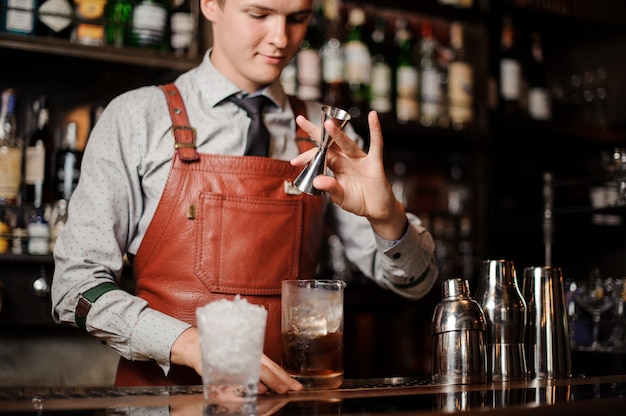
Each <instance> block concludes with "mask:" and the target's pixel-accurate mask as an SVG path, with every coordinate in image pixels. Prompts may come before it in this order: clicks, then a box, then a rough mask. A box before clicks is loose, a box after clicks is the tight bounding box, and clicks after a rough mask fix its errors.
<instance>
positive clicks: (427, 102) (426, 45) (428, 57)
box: [419, 20, 443, 127]
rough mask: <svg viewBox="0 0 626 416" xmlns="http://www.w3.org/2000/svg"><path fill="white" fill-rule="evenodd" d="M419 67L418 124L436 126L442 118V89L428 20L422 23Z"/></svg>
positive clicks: (430, 25)
mask: <svg viewBox="0 0 626 416" xmlns="http://www.w3.org/2000/svg"><path fill="white" fill-rule="evenodd" d="M419 67H420V74H419V78H420V83H419V86H420V122H421V124H422V125H423V126H426V127H431V126H436V125H437V124H438V122H439V118H440V117H441V116H442V99H443V89H442V83H441V79H440V68H439V66H438V64H437V42H436V40H435V37H434V36H433V23H432V22H431V21H430V20H424V21H423V22H422V37H421V39H420V61H419Z"/></svg>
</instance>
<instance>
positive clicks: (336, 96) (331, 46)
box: [321, 0, 349, 109]
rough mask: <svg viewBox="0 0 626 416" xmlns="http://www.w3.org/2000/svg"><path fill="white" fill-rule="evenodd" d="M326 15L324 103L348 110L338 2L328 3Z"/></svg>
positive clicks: (323, 48) (323, 75)
mask: <svg viewBox="0 0 626 416" xmlns="http://www.w3.org/2000/svg"><path fill="white" fill-rule="evenodd" d="M324 14H325V16H326V22H327V24H328V31H327V40H326V42H325V43H324V45H323V46H322V49H321V54H322V81H323V83H324V89H323V101H324V103H325V104H328V105H334V106H337V107H342V108H345V109H347V108H348V101H349V90H348V86H347V84H346V76H345V63H346V62H345V51H344V44H343V42H342V35H343V30H342V24H341V15H340V14H339V4H338V0H328V1H326V3H325V5H324Z"/></svg>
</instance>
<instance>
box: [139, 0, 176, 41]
mask: <svg viewBox="0 0 626 416" xmlns="http://www.w3.org/2000/svg"><path fill="white" fill-rule="evenodd" d="M168 8H169V5H168V2H167V0H141V1H139V2H138V3H137V4H135V7H134V9H133V18H132V22H133V24H132V31H131V45H132V46H136V47H140V48H146V49H156V50H160V51H166V50H168V48H169V42H168V38H167V31H168V13H169V10H168Z"/></svg>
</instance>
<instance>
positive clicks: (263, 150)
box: [232, 95, 270, 156]
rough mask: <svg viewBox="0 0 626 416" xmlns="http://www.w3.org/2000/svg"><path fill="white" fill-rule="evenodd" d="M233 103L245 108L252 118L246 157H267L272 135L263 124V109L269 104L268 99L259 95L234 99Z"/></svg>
mask: <svg viewBox="0 0 626 416" xmlns="http://www.w3.org/2000/svg"><path fill="white" fill-rule="evenodd" d="M232 101H233V102H234V103H235V104H237V105H238V106H239V107H241V108H243V109H244V110H245V111H246V113H247V114H248V117H250V128H249V129H248V141H247V142H246V150H245V152H244V155H247V156H267V155H268V154H269V148H270V133H269V131H267V127H265V124H264V123H263V107H265V104H267V102H268V98H267V97H265V96H263V95H257V96H255V97H246V98H243V99H238V98H233V99H232Z"/></svg>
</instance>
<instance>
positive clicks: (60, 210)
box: [48, 199, 67, 253]
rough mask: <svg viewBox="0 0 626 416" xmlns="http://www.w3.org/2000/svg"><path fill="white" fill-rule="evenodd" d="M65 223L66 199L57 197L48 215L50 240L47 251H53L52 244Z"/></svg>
mask: <svg viewBox="0 0 626 416" xmlns="http://www.w3.org/2000/svg"><path fill="white" fill-rule="evenodd" d="M66 223H67V201H66V200H65V199H59V200H58V201H57V202H56V204H55V206H54V207H53V208H52V210H51V215H50V242H49V248H48V251H49V252H50V253H52V252H54V245H55V244H56V242H57V239H58V238H59V235H60V234H61V231H62V230H63V227H65V224H66Z"/></svg>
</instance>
